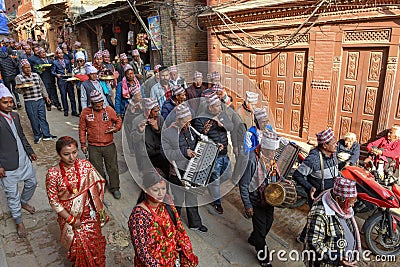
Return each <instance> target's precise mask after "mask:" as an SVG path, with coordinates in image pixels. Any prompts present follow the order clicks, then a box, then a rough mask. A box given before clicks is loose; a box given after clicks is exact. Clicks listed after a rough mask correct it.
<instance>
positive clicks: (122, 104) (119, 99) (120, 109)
mask: <svg viewBox="0 0 400 267" xmlns="http://www.w3.org/2000/svg"><path fill="white" fill-rule="evenodd" d="M128 103H129V98H124V97H123V96H122V82H119V83H118V85H117V89H116V90H115V112H117V115H124V114H125V108H126V106H127V105H128Z"/></svg>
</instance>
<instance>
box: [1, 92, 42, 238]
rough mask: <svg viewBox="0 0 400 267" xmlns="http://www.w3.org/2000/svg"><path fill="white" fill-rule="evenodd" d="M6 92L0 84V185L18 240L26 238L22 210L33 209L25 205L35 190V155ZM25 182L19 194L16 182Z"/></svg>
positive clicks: (30, 210)
mask: <svg viewBox="0 0 400 267" xmlns="http://www.w3.org/2000/svg"><path fill="white" fill-rule="evenodd" d="M13 106H14V103H13V99H12V95H11V93H10V92H9V90H8V89H7V88H6V87H5V86H4V85H3V84H0V115H1V116H0V185H1V187H2V188H3V189H4V192H5V194H6V197H7V202H8V207H9V209H10V212H11V215H12V217H13V218H14V220H15V223H16V225H17V232H18V235H19V237H26V229H25V226H24V223H23V222H22V213H21V208H23V209H25V210H27V211H28V212H30V213H32V214H33V213H34V212H35V208H34V207H32V206H31V205H29V204H28V202H29V200H30V199H31V198H32V196H33V194H34V192H35V189H36V185H37V182H36V174H35V170H34V168H33V166H32V163H31V160H36V159H37V156H36V155H35V152H34V151H33V149H32V147H31V146H30V144H29V143H28V140H26V137H25V135H24V131H23V129H22V127H21V122H20V119H19V115H18V113H14V112H12V107H13ZM19 182H24V189H23V191H22V194H21V195H20V193H19V191H18V183H19Z"/></svg>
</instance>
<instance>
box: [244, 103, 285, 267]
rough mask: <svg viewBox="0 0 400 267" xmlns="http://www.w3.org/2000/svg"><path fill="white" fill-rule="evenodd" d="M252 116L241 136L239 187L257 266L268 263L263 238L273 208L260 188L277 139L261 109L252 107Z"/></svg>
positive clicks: (269, 264) (267, 229)
mask: <svg viewBox="0 0 400 267" xmlns="http://www.w3.org/2000/svg"><path fill="white" fill-rule="evenodd" d="M254 117H255V119H254V121H255V124H256V126H252V127H250V128H249V129H248V130H247V132H246V134H245V137H244V150H245V153H246V154H249V160H248V162H247V166H246V169H245V171H244V172H243V175H242V178H241V179H240V182H239V189H240V196H241V198H242V202H243V205H244V208H245V212H246V215H247V216H248V217H251V219H252V223H253V232H252V233H251V234H250V237H249V238H248V240H247V242H248V243H249V244H250V245H252V246H254V247H255V249H256V251H257V256H258V260H259V262H260V264H261V266H271V263H270V259H269V250H268V247H267V245H266V242H265V238H266V236H267V234H268V232H269V230H270V229H271V226H272V223H273V221H274V207H273V206H271V205H269V204H268V203H267V202H266V201H265V198H264V189H265V187H266V186H267V184H268V181H269V177H268V173H269V171H270V169H271V168H270V162H271V159H273V157H274V153H275V149H276V148H277V145H279V141H277V140H278V139H277V136H276V134H275V133H273V132H270V131H268V130H266V126H267V124H268V115H267V113H266V109H265V108H255V109H254ZM274 135H275V136H274ZM265 248H267V249H266V251H265Z"/></svg>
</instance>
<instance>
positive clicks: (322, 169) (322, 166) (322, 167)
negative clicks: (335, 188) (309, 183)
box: [319, 151, 325, 192]
mask: <svg viewBox="0 0 400 267" xmlns="http://www.w3.org/2000/svg"><path fill="white" fill-rule="evenodd" d="M319 162H320V164H321V178H322V187H321V192H323V191H324V190H325V181H324V161H323V159H322V153H321V151H319Z"/></svg>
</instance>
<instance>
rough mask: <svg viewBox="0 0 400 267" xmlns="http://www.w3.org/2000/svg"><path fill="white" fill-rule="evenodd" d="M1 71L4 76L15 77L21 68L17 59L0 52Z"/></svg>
mask: <svg viewBox="0 0 400 267" xmlns="http://www.w3.org/2000/svg"><path fill="white" fill-rule="evenodd" d="M0 71H1V76H3V77H15V76H17V75H18V72H19V69H18V64H17V61H15V60H14V59H13V58H11V57H10V56H9V55H8V54H7V53H5V52H0Z"/></svg>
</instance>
